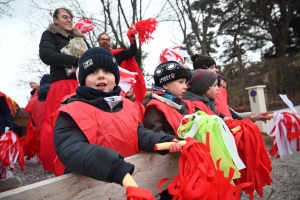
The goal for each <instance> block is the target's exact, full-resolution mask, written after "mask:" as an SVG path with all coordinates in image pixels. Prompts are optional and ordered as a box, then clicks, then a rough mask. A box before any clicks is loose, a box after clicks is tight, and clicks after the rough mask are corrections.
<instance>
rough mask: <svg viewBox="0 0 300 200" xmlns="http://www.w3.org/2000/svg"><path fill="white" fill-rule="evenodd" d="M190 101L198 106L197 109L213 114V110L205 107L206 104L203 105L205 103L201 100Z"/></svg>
mask: <svg viewBox="0 0 300 200" xmlns="http://www.w3.org/2000/svg"><path fill="white" fill-rule="evenodd" d="M192 103H193V104H194V106H195V108H198V109H199V110H201V111H203V112H205V113H206V114H208V115H214V112H213V111H212V110H211V109H210V108H209V107H207V105H205V103H203V102H202V101H192Z"/></svg>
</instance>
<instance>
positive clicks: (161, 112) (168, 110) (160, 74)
mask: <svg viewBox="0 0 300 200" xmlns="http://www.w3.org/2000/svg"><path fill="white" fill-rule="evenodd" d="M189 77H190V74H189V73H188V71H187V70H186V69H185V68H183V67H182V66H181V64H179V63H178V62H176V61H167V62H163V63H160V64H159V65H158V66H157V68H156V69H155V71H154V82H155V84H154V85H153V86H152V89H153V90H154V93H153V94H152V95H151V96H150V97H149V101H148V103H147V104H146V105H145V107H146V110H145V117H144V121H143V123H144V126H145V127H146V128H149V129H151V130H153V131H155V132H163V133H169V134H172V135H177V128H178V127H179V124H180V121H181V119H182V118H183V116H184V114H191V113H193V112H194V107H193V106H192V104H191V102H190V101H184V100H182V97H183V96H184V94H185V92H186V89H187V86H186V81H188V80H189Z"/></svg>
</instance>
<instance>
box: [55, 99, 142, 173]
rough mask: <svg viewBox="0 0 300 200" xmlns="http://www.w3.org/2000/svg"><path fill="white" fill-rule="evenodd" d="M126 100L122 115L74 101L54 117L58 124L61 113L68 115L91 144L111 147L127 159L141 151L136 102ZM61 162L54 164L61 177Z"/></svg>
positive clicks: (124, 100)
mask: <svg viewBox="0 0 300 200" xmlns="http://www.w3.org/2000/svg"><path fill="white" fill-rule="evenodd" d="M122 100H123V109H122V110H121V111H119V112H114V113H111V112H105V111H102V110H100V109H98V108H96V107H94V106H92V105H89V104H87V103H83V102H80V101H74V102H72V103H69V104H67V105H65V106H62V107H61V108H59V109H58V110H57V111H56V112H55V114H54V116H53V125H55V122H56V119H57V116H58V115H59V113H60V112H66V113H68V114H69V115H70V116H71V117H72V118H73V120H74V121H75V122H76V123H77V125H78V126H79V128H80V129H81V130H82V131H83V133H84V134H85V136H86V137H87V139H88V140H89V143H90V144H98V145H101V146H105V147H108V148H110V149H113V150H115V151H117V152H118V153H120V154H121V155H122V156H124V157H127V156H131V155H134V154H137V153H139V149H138V134H137V125H138V112H137V110H136V109H132V107H133V106H134V105H133V102H131V101H130V100H128V99H126V98H122ZM61 165H62V164H61V163H60V161H59V160H58V159H55V161H54V172H55V174H56V175H61V174H62V173H63V171H64V168H63V169H62V166H61Z"/></svg>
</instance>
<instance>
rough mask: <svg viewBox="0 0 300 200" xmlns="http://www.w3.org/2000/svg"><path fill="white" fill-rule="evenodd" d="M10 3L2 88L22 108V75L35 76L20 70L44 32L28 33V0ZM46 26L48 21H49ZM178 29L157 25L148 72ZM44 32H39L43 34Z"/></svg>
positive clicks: (2, 47)
mask: <svg viewBox="0 0 300 200" xmlns="http://www.w3.org/2000/svg"><path fill="white" fill-rule="evenodd" d="M10 5H11V7H12V8H13V9H14V10H13V11H12V14H13V16H12V17H7V16H2V17H1V18H0V25H1V31H0V55H1V56H0V58H1V59H0V91H2V92H4V93H5V94H7V95H9V96H10V97H12V98H13V99H14V100H15V101H16V102H17V103H18V104H19V105H20V107H24V106H25V105H26V104H27V101H28V99H29V97H30V93H29V92H30V91H31V89H30V87H29V84H28V85H26V86H23V87H18V86H17V82H18V79H20V78H22V79H23V80H24V81H29V80H30V79H31V78H34V75H32V74H20V69H21V68H22V65H23V64H24V62H25V58H27V57H32V56H35V55H37V54H38V45H39V40H40V36H41V35H39V36H38V38H36V41H35V42H33V41H32V40H30V39H29V37H27V36H26V34H25V32H26V26H28V23H26V22H25V18H24V16H25V15H26V12H30V11H29V6H28V1H27V0H16V1H13V2H12V3H11V4H10ZM156 11H157V10H156ZM149 17H153V16H151V13H150V15H149V14H148V16H145V19H147V18H149ZM44 26H45V29H46V27H47V26H48V24H47V23H46V24H45V25H44ZM176 28H177V27H176V25H174V24H166V23H164V24H161V25H160V24H158V27H157V30H156V31H155V32H154V33H153V35H152V36H153V37H154V40H151V41H150V42H149V43H148V44H144V45H143V49H144V50H145V51H148V52H150V54H149V56H148V58H147V59H146V60H145V65H146V70H147V71H149V72H151V73H152V72H153V70H154V67H155V66H156V64H157V62H158V58H159V54H160V53H161V51H162V50H163V49H165V48H168V47H172V46H174V45H175V44H174V43H173V42H172V41H174V38H176V36H177V37H178V36H179V37H181V34H178V33H176V32H174V30H175V29H176ZM42 31H43V30H41V33H40V34H42ZM171 40H172V41H171ZM177 40H178V41H176V40H175V41H176V42H177V45H179V44H180V42H181V41H182V39H181V38H178V39H177ZM250 56H251V57H250V59H252V61H257V60H258V55H250ZM217 64H218V61H217Z"/></svg>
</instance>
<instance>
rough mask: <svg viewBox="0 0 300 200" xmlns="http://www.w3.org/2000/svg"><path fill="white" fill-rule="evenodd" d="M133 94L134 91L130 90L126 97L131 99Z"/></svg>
mask: <svg viewBox="0 0 300 200" xmlns="http://www.w3.org/2000/svg"><path fill="white" fill-rule="evenodd" d="M132 94H133V89H132V88H130V90H128V92H127V93H126V97H131V96H132Z"/></svg>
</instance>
